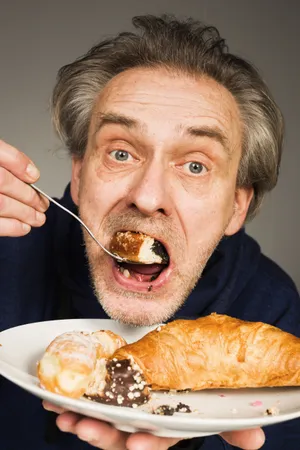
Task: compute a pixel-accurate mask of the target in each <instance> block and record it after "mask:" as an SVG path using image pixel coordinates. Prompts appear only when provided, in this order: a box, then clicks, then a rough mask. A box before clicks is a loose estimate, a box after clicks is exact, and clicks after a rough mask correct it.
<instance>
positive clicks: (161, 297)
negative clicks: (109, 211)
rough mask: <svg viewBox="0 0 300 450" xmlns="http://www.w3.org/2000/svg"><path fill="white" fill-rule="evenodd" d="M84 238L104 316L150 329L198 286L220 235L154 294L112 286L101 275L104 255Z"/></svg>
mask: <svg viewBox="0 0 300 450" xmlns="http://www.w3.org/2000/svg"><path fill="white" fill-rule="evenodd" d="M84 237H85V246H86V254H87V259H88V262H89V268H90V274H91V280H92V284H93V288H94V293H95V295H96V297H97V299H98V301H99V303H100V304H101V306H102V308H103V309H104V311H105V312H106V314H107V315H108V316H109V317H110V318H111V319H113V320H116V321H119V322H121V323H124V324H128V325H134V326H151V325H155V324H159V323H163V322H165V321H167V320H168V319H170V318H172V317H173V316H174V314H175V313H176V311H178V310H179V309H180V308H181V306H183V304H184V303H185V301H186V299H187V298H188V296H189V295H190V294H191V292H192V291H193V289H194V287H195V286H196V284H197V283H198V281H199V279H200V277H201V274H202V272H203V270H204V268H205V266H206V264H207V261H208V260H209V258H210V256H211V255H212V253H213V251H214V250H215V248H216V247H217V245H218V243H219V242H220V240H221V238H222V237H223V233H219V235H218V236H215V237H214V238H212V239H211V240H210V242H209V243H206V246H205V249H203V248H202V249H199V251H198V252H197V255H195V260H194V261H188V262H187V263H186V264H185V265H182V266H181V267H180V265H179V266H177V268H175V269H174V272H173V274H172V279H171V280H169V281H168V282H167V284H166V285H165V286H163V287H162V288H161V289H160V290H159V291H158V292H156V293H151V292H148V293H147V292H146V293H144V292H131V291H126V290H125V289H123V288H121V287H119V286H117V285H116V284H115V283H110V282H109V281H108V280H107V279H105V276H103V273H105V269H107V256H106V255H104V254H103V253H102V252H101V250H100V249H99V248H98V247H97V244H95V242H94V241H93V240H92V239H91V238H90V236H89V235H87V234H86V233H84ZM199 302H201V299H199ZM129 304H130V306H131V308H130V307H129Z"/></svg>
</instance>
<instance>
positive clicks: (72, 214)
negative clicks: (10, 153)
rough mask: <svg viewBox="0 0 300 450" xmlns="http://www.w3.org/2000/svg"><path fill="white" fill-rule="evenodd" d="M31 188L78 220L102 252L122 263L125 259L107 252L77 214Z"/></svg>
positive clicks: (38, 190) (34, 186) (40, 191)
mask: <svg viewBox="0 0 300 450" xmlns="http://www.w3.org/2000/svg"><path fill="white" fill-rule="evenodd" d="M30 186H31V187H33V189H35V190H36V191H37V192H39V193H40V194H42V195H43V196H44V197H46V198H47V199H48V200H49V201H50V202H52V203H54V204H55V205H56V206H58V207H59V208H61V209H63V210H64V211H65V212H67V213H68V214H70V215H71V216H73V217H74V219H76V220H78V222H79V223H81V225H82V226H83V227H84V228H85V229H86V231H87V232H88V233H89V235H90V236H91V237H92V238H93V239H94V241H96V242H97V244H98V245H99V246H100V247H101V248H102V250H104V251H105V252H106V253H107V254H108V255H110V256H111V257H112V258H115V259H117V260H118V261H120V262H122V261H123V258H120V257H119V256H117V255H115V254H113V253H111V252H110V251H109V250H107V249H106V248H105V247H104V246H103V245H102V244H101V242H99V241H98V239H97V238H96V237H95V236H94V234H93V233H92V232H91V230H90V229H89V228H88V227H87V226H86V225H85V223H84V222H82V220H81V219H79V217H78V216H76V214H74V213H72V211H70V210H69V209H67V208H65V207H64V206H62V205H61V204H60V203H58V202H57V201H56V200H54V199H53V198H52V197H50V196H49V195H47V194H46V193H45V192H43V191H42V190H41V189H40V188H39V187H37V186H36V185H35V184H30Z"/></svg>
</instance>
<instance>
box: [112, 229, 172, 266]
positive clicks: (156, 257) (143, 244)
mask: <svg viewBox="0 0 300 450" xmlns="http://www.w3.org/2000/svg"><path fill="white" fill-rule="evenodd" d="M109 250H110V251H111V252H112V253H114V254H116V255H117V256H120V257H121V258H125V259H127V260H128V261H132V262H136V263H140V264H168V262H169V256H168V253H167V251H166V249H165V248H164V246H163V245H162V244H161V243H160V242H159V241H157V240H156V239H154V238H153V237H151V236H148V235H146V234H143V233H139V232H133V231H118V232H117V233H116V234H115V235H114V236H113V239H112V241H111V243H110V248H109Z"/></svg>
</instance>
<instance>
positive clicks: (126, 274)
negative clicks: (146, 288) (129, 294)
mask: <svg viewBox="0 0 300 450" xmlns="http://www.w3.org/2000/svg"><path fill="white" fill-rule="evenodd" d="M123 275H124V277H126V278H130V272H129V270H127V269H124V270H123Z"/></svg>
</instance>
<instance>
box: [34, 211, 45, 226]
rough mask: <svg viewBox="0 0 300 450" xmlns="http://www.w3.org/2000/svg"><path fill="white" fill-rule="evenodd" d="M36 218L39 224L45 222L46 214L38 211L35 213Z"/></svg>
mask: <svg viewBox="0 0 300 450" xmlns="http://www.w3.org/2000/svg"><path fill="white" fill-rule="evenodd" d="M35 217H36V220H37V221H38V222H39V223H43V222H45V214H43V213H41V212H39V211H36V212H35Z"/></svg>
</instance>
